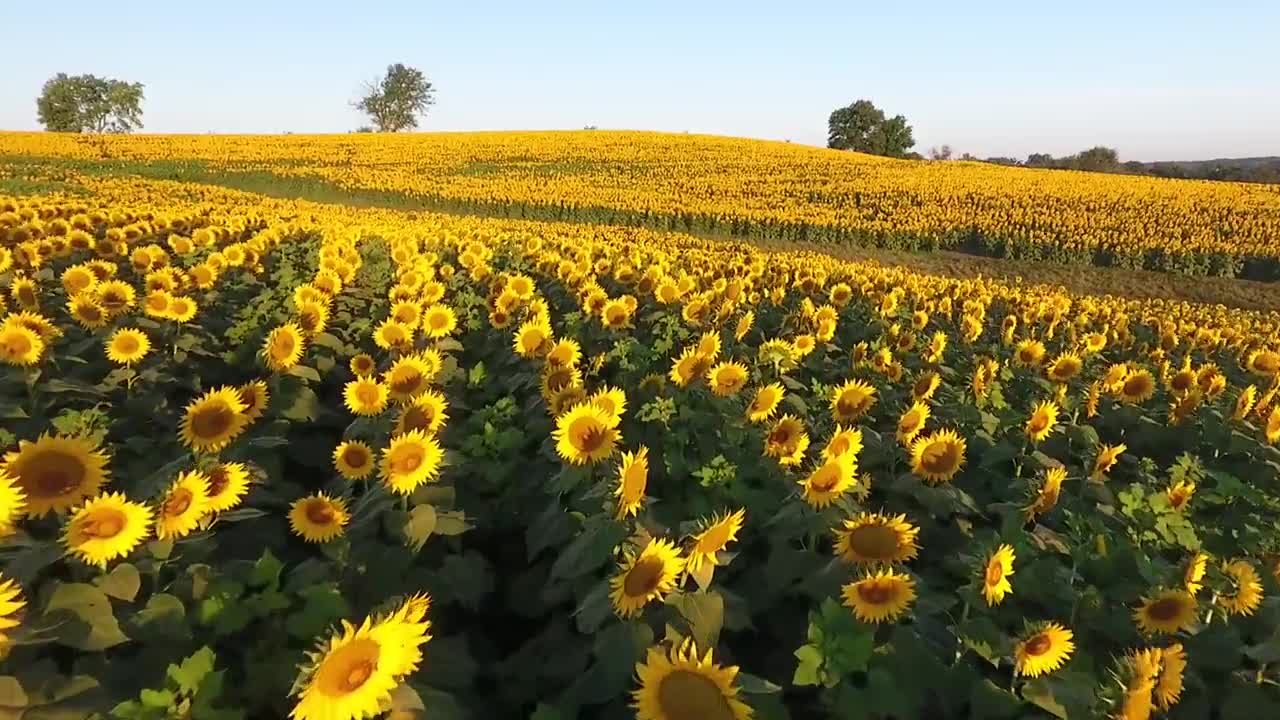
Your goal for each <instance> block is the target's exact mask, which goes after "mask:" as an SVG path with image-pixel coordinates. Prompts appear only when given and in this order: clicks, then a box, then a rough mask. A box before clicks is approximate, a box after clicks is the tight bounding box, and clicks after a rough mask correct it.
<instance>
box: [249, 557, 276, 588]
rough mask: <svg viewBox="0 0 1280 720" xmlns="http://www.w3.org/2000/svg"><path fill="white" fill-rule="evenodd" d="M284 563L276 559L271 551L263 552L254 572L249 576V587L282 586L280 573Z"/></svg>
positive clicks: (254, 565)
mask: <svg viewBox="0 0 1280 720" xmlns="http://www.w3.org/2000/svg"><path fill="white" fill-rule="evenodd" d="M283 569H284V563H282V562H280V561H279V560H278V559H276V556H275V555H273V554H272V553H271V551H270V550H263V551H262V556H261V557H259V558H258V560H257V562H255V563H254V564H253V572H251V573H250V574H249V587H277V586H279V584H280V571H281V570H283Z"/></svg>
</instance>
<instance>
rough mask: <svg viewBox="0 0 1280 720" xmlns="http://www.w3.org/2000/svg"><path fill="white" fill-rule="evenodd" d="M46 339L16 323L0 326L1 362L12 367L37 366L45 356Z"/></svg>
mask: <svg viewBox="0 0 1280 720" xmlns="http://www.w3.org/2000/svg"><path fill="white" fill-rule="evenodd" d="M44 348H45V343H44V338H42V337H40V335H39V334H38V333H37V332H35V331H34V330H32V329H30V328H27V327H24V326H22V325H18V324H16V323H5V324H4V325H0V360H3V361H4V362H6V363H8V364H10V365H18V366H23V365H35V364H36V363H38V362H40V357H41V356H42V355H44Z"/></svg>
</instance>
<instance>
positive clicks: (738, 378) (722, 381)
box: [707, 361, 747, 397]
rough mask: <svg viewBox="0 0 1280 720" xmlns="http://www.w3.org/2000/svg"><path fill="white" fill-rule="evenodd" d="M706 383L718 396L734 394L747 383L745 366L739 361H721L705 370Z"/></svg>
mask: <svg viewBox="0 0 1280 720" xmlns="http://www.w3.org/2000/svg"><path fill="white" fill-rule="evenodd" d="M707 384H708V385H710V386H711V392H713V393H715V394H716V395H719V396H720V397H729V396H731V395H736V394H737V392H738V391H739V390H741V389H742V386H743V385H746V384H747V366H746V365H743V364H742V363H739V362H732V361H730V362H722V363H720V364H718V365H715V366H713V367H712V368H711V369H709V370H707Z"/></svg>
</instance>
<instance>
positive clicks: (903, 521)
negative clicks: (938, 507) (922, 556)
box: [834, 512, 920, 565]
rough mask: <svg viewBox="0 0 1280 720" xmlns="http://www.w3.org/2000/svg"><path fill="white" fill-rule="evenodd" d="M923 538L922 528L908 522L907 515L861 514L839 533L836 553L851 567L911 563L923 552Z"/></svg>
mask: <svg viewBox="0 0 1280 720" xmlns="http://www.w3.org/2000/svg"><path fill="white" fill-rule="evenodd" d="M919 534H920V528H918V527H916V526H914V525H912V524H911V523H909V522H907V516H906V515H901V514H900V515H883V514H881V513H865V512H864V513H858V514H857V515H856V516H854V517H853V518H851V519H848V520H845V521H844V522H843V523H842V525H841V527H840V528H837V529H836V530H835V533H834V537H835V551H836V554H837V555H839V556H840V558H841V559H843V560H844V561H845V562H849V563H858V564H864V565H874V564H893V563H901V562H907V561H908V560H911V559H912V558H914V557H915V556H916V554H917V553H918V552H919V551H920V546H919V545H917V544H916V538H917V537H918V536H919Z"/></svg>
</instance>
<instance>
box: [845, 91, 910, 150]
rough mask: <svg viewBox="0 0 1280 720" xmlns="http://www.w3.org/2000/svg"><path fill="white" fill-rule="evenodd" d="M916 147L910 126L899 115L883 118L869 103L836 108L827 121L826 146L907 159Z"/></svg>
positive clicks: (865, 101) (878, 110)
mask: <svg viewBox="0 0 1280 720" xmlns="http://www.w3.org/2000/svg"><path fill="white" fill-rule="evenodd" d="M915 144H916V141H915V137H913V136H912V133H911V126H910V125H908V124H907V119H906V118H905V117H903V116H901V115H895V116H893V117H891V118H886V117H885V114H884V111H883V110H881V109H880V108H878V107H876V106H875V105H874V104H872V103H871V101H870V100H858V101H857V102H855V103H853V104H852V105H849V106H847V107H842V108H838V109H837V110H835V111H834V112H832V113H831V117H830V118H828V120H827V147H829V148H835V149H836V150H854V151H856V152H865V153H871V154H873V155H887V156H889V157H907V151H908V150H910V149H911V147H912V146H913V145H915Z"/></svg>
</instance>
